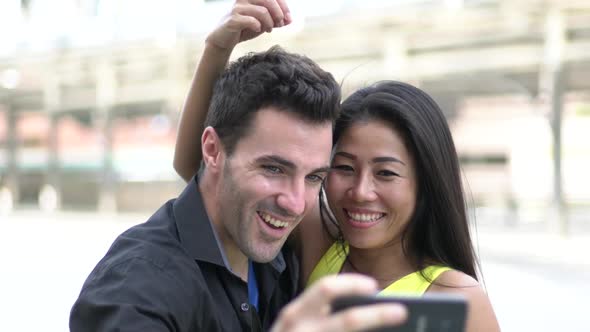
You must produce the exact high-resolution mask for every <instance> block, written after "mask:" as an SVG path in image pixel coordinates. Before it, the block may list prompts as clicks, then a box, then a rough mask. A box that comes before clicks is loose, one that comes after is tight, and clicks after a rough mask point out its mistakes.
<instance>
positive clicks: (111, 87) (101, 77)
mask: <svg viewBox="0 0 590 332" xmlns="http://www.w3.org/2000/svg"><path fill="white" fill-rule="evenodd" d="M116 89H117V81H116V73H115V68H114V64H113V62H112V61H111V59H110V58H108V57H106V56H105V57H103V58H101V59H100V60H99V62H98V64H97V66H96V105H97V109H96V112H95V114H94V116H95V119H96V121H94V122H95V123H96V126H97V128H98V129H99V131H100V132H101V133H102V154H103V156H102V171H101V172H100V178H99V181H100V188H99V202H98V209H99V210H100V211H102V212H114V211H116V209H117V204H116V195H115V190H116V179H115V177H116V174H115V172H114V167H113V130H112V124H113V114H112V109H113V105H114V104H115V98H116Z"/></svg>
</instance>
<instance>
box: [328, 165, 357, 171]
mask: <svg viewBox="0 0 590 332" xmlns="http://www.w3.org/2000/svg"><path fill="white" fill-rule="evenodd" d="M332 169H334V170H338V171H347V172H351V171H354V168H352V167H350V166H348V165H335V166H332Z"/></svg>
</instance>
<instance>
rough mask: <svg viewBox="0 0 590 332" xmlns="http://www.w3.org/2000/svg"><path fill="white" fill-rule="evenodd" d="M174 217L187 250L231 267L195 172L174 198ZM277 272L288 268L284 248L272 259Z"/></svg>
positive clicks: (197, 255)
mask: <svg viewBox="0 0 590 332" xmlns="http://www.w3.org/2000/svg"><path fill="white" fill-rule="evenodd" d="M173 209H174V217H175V220H176V227H177V228H178V235H179V237H180V242H181V243H182V245H183V247H184V248H185V249H186V250H187V252H188V254H189V255H190V256H191V257H193V258H194V259H196V260H199V261H205V262H208V263H213V264H216V265H219V266H224V267H226V268H227V269H228V270H230V271H231V269H230V267H229V263H228V261H227V258H226V257H225V253H224V251H223V247H222V246H221V242H220V241H219V238H218V237H217V233H216V232H215V229H214V228H213V224H212V223H211V220H210V219H209V216H208V215H207V211H206V210H205V204H204V202H203V198H202V196H201V192H200V191H199V185H198V181H197V178H196V176H195V177H194V178H193V179H192V180H191V181H189V183H188V185H187V186H186V188H185V189H184V191H183V192H182V194H180V196H178V199H177V200H176V201H175V202H174V207H173ZM270 266H272V267H273V268H274V269H275V270H277V272H279V273H281V272H283V271H284V270H285V268H286V263H285V259H284V258H283V254H282V252H279V254H278V255H277V257H276V258H275V259H274V260H272V261H271V262H270Z"/></svg>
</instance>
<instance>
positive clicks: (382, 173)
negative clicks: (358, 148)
mask: <svg viewBox="0 0 590 332" xmlns="http://www.w3.org/2000/svg"><path fill="white" fill-rule="evenodd" d="M377 175H379V176H399V174H397V173H396V172H392V171H389V170H381V171H379V172H377Z"/></svg>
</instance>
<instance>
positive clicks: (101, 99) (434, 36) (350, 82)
mask: <svg viewBox="0 0 590 332" xmlns="http://www.w3.org/2000/svg"><path fill="white" fill-rule="evenodd" d="M332 5H333V6H332V7H333V8H331V10H329V11H324V12H322V13H320V14H314V13H313V11H310V12H308V13H306V14H305V15H300V16H299V17H300V18H299V19H298V20H296V21H295V23H294V24H293V25H292V26H291V27H289V28H285V29H284V30H282V31H281V30H279V31H275V32H273V33H272V34H270V35H265V36H261V37H260V38H258V39H256V40H253V41H251V42H248V43H245V44H243V45H239V46H238V50H237V51H236V52H235V54H236V55H239V54H242V53H244V52H246V51H252V50H261V49H266V48H268V47H269V46H270V45H273V44H281V45H283V46H284V47H285V48H287V49H288V50H290V51H294V52H297V53H303V54H306V55H308V56H309V57H310V58H312V59H314V60H316V61H318V62H319V63H320V64H321V65H322V66H323V67H324V68H326V69H327V70H329V71H331V72H332V73H333V74H334V75H335V77H337V79H340V80H342V81H343V89H344V91H345V93H346V92H348V91H351V90H353V89H355V88H357V87H359V86H362V85H366V84H367V83H369V82H373V81H376V80H380V79H398V80H405V81H410V82H413V83H415V84H416V85H418V86H420V87H422V88H423V89H425V90H426V91H428V92H429V93H431V94H432V95H433V96H434V97H435V99H436V100H437V101H438V102H439V103H440V104H441V106H442V107H443V109H444V110H445V112H446V114H447V116H448V117H449V119H450V120H451V121H453V119H455V118H456V117H457V116H460V115H459V113H458V110H459V109H460V108H461V106H460V105H461V104H462V103H463V102H464V101H465V100H467V99H469V98H472V97H474V96H475V97H481V96H520V97H522V98H524V99H525V100H527V101H528V102H529V103H530V105H533V108H535V109H537V110H538V112H541V113H543V114H545V115H546V118H547V121H548V123H549V125H550V126H551V128H552V129H551V133H552V144H553V147H552V149H551V151H552V154H553V155H552V158H551V159H552V160H553V166H552V172H553V174H552V177H553V185H552V197H553V202H554V206H555V208H556V211H557V213H558V216H559V215H560V214H561V213H562V212H560V211H562V210H563V208H564V199H563V188H562V183H563V174H562V166H561V160H562V158H561V155H562V151H561V146H562V143H561V137H562V133H561V128H562V119H563V105H564V100H565V99H567V98H568V96H576V98H578V99H581V100H588V99H589V98H590V94H589V92H590V80H588V77H590V1H587V0H586V1H558V0H553V1H550V0H545V1H541V0H520V1H515V0H462V1H461V0H459V1H456V0H455V1H449V0H446V1H441V0H439V1H435V0H430V1H426V0H424V1H365V2H356V1H335V2H332ZM213 6H220V5H219V4H217V3H215V4H207V3H204V4H202V6H201V7H199V8H201V9H202V10H203V13H205V11H207V10H208V8H209V7H211V8H212V7H213ZM216 8H217V7H216ZM195 15H196V16H199V13H197V14H195ZM203 15H204V14H203ZM203 39H204V34H203V33H183V32H182V31H177V32H176V33H175V34H174V35H173V38H171V39H169V40H167V41H166V42H162V40H158V39H150V38H147V39H142V40H131V41H125V42H121V41H116V40H114V41H112V42H110V43H106V44H104V45H99V46H93V47H84V48H78V47H69V46H67V43H65V46H64V45H61V46H60V45H56V47H55V48H53V49H50V50H46V51H43V52H31V51H24V52H15V53H14V54H13V55H11V56H7V57H4V58H0V112H1V114H2V115H3V120H1V121H2V122H3V123H4V125H0V134H2V133H3V135H2V136H3V138H0V140H3V141H2V143H3V144H2V146H3V148H2V152H3V154H0V172H1V173H2V175H1V176H2V180H1V181H2V183H1V185H2V188H3V189H2V191H0V192H3V193H4V194H0V196H2V195H4V201H5V203H4V204H5V205H6V204H8V203H6V202H8V201H9V200H10V202H12V204H16V205H18V204H19V203H21V202H26V201H27V199H28V200H31V199H37V198H38V197H39V196H40V195H41V194H43V192H44V190H42V188H45V189H46V190H45V194H46V197H49V198H48V200H49V202H50V203H51V202H52V201H54V203H56V204H59V203H60V202H62V203H65V202H66V201H67V199H66V197H65V196H67V195H66V194H65V192H67V188H66V187H67V186H68V185H70V184H71V183H73V182H75V181H73V180H72V179H67V178H65V177H64V176H65V175H64V174H65V172H64V167H66V164H67V162H65V161H66V160H73V161H74V162H75V161H76V160H77V161H80V160H82V159H84V158H86V159H88V160H89V161H88V163H87V164H88V165H93V166H92V167H90V168H93V169H94V172H92V175H89V174H90V173H84V172H83V171H80V167H78V171H79V172H78V173H79V174H78V180H80V179H85V180H84V181H86V182H84V181H82V182H80V183H82V184H80V186H81V187H79V188H87V187H86V185H87V184H88V181H90V182H92V183H93V184H94V185H95V186H94V188H95V189H93V190H94V191H93V192H94V194H93V195H92V197H93V198H92V199H91V201H92V202H95V203H96V204H98V205H99V206H102V207H104V208H115V207H116V206H120V203H117V202H118V201H119V200H120V198H121V197H122V196H117V192H118V191H120V190H121V188H122V187H121V186H120V183H122V182H125V177H122V176H121V171H120V169H119V166H118V162H119V161H120V160H122V159H125V158H124V157H125V156H121V154H119V155H117V152H116V151H115V150H116V149H117V144H118V142H119V141H117V140H118V139H119V140H124V138H117V134H116V131H117V128H118V127H117V126H118V125H119V124H120V122H121V120H130V119H135V118H139V119H142V118H143V119H145V118H149V119H151V120H150V121H151V122H150V124H151V125H153V124H154V121H155V123H156V124H158V123H160V124H161V123H165V124H167V125H168V127H166V126H164V127H166V128H168V129H166V130H168V131H167V133H164V134H163V136H162V141H163V142H165V143H167V144H168V145H167V149H162V150H159V151H161V153H160V154H157V153H156V154H152V157H154V156H156V155H157V156H158V158H159V159H160V160H165V161H166V162H165V163H162V164H160V165H158V167H160V168H162V167H165V168H166V169H165V170H163V169H160V170H159V171H154V172H152V173H150V174H151V175H152V180H153V179H154V177H155V178H157V180H159V181H160V182H162V183H164V182H166V183H168V188H169V189H170V190H171V191H173V190H176V189H177V188H178V186H177V185H175V184H178V180H177V179H176V178H175V177H174V175H173V173H172V167H171V160H172V159H171V157H172V156H171V153H172V149H171V146H170V144H172V143H173V139H174V127H175V123H176V121H177V119H178V115H179V112H180V111H179V110H180V108H181V105H182V102H183V98H184V95H185V93H186V91H187V89H188V86H189V83H190V79H191V77H192V73H193V70H194V68H195V66H196V63H197V60H198V56H199V54H200V52H201V47H202V45H203ZM27 118H29V119H31V118H35V119H37V121H38V122H43V123H44V125H41V128H43V130H42V131H43V134H42V136H43V137H42V138H38V139H30V140H29V141H27V139H26V138H23V137H22V136H23V132H26V131H27V130H26V128H25V129H23V128H22V127H23V126H24V125H23V124H22V123H21V122H22V121H25V119H27ZM65 119H75V120H76V121H77V122H78V123H82V124H83V126H84V127H85V128H86V129H87V130H89V131H92V132H93V133H94V134H93V135H94V136H93V137H94V138H93V139H90V140H91V141H93V142H95V143H96V144H95V146H94V147H92V148H90V149H87V150H90V151H91V152H92V153H88V151H87V153H86V154H84V153H83V152H81V150H84V148H83V147H81V148H78V149H77V150H76V149H74V150H75V151H76V152H71V151H70V152H68V148H70V147H69V145H70V143H71V144H73V145H75V144H74V143H75V141H76V139H74V138H71V137H70V138H67V137H65V138H64V137H60V130H59V129H61V128H62V127H60V126H63V125H64V124H63V123H64V121H66V120H65ZM154 119H155V120H154ZM31 121H32V120H31ZM151 125H150V126H151ZM150 126H148V127H149V128H152V127H153V126H151V127H150ZM148 127H145V128H148ZM156 127H157V125H156ZM19 128H21V129H19ZM142 128H144V127H142ZM152 129H153V128H152ZM166 130H164V131H166ZM146 135H148V133H146ZM2 136H0V137H2ZM33 136H34V135H33ZM148 136H149V135H148ZM64 140H70V141H69V142H63V141H64ZM39 142H41V143H39ZM35 144H36V145H35ZM27 151H28V152H27ZM147 151H149V150H147ZM70 153H73V155H74V156H73V157H72V155H71V154H70ZM76 153H77V154H76ZM460 153H461V150H460ZM27 154H28V155H29V157H26V155H27ZM482 154H483V155H485V151H483V152H482ZM144 155H145V154H144ZM484 157H485V156H484ZM27 158H28V159H27ZM484 159H485V158H484ZM27 160H29V162H30V163H32V164H35V163H37V164H36V165H37V166H36V167H27V166H26V163H27V162H28V161H27ZM118 160H119V161H118ZM148 164H150V162H149V161H148V162H143V163H141V162H140V163H137V164H134V165H135V166H134V168H132V169H131V170H130V171H128V172H127V173H128V174H133V173H134V171H136V172H138V173H141V171H142V168H145V167H148V166H147V165H148ZM151 164H152V167H155V166H154V164H153V163H151ZM81 168H84V167H81ZM87 168H88V167H87ZM31 169H32V171H31ZM123 173H125V172H123ZM127 173H126V174H127ZM147 173H149V172H147ZM147 173H146V174H147ZM154 174H155V175H154ZM31 179H34V180H31ZM88 179H91V180H88ZM33 182H34V183H33ZM84 183H85V184H84ZM171 183H175V184H171ZM48 188H49V189H48ZM79 188H78V189H79ZM142 188H144V187H142ZM141 190H143V189H141ZM141 190H139V191H141ZM132 192H133V191H132ZM133 193H134V195H135V194H137V191H136V192H133ZM128 194H129V193H128ZM52 197H53V198H52ZM75 198H76V197H75V195H73V197H72V199H75ZM1 200H2V199H0V201H1ZM92 204H94V203H92ZM49 206H55V204H49Z"/></svg>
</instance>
